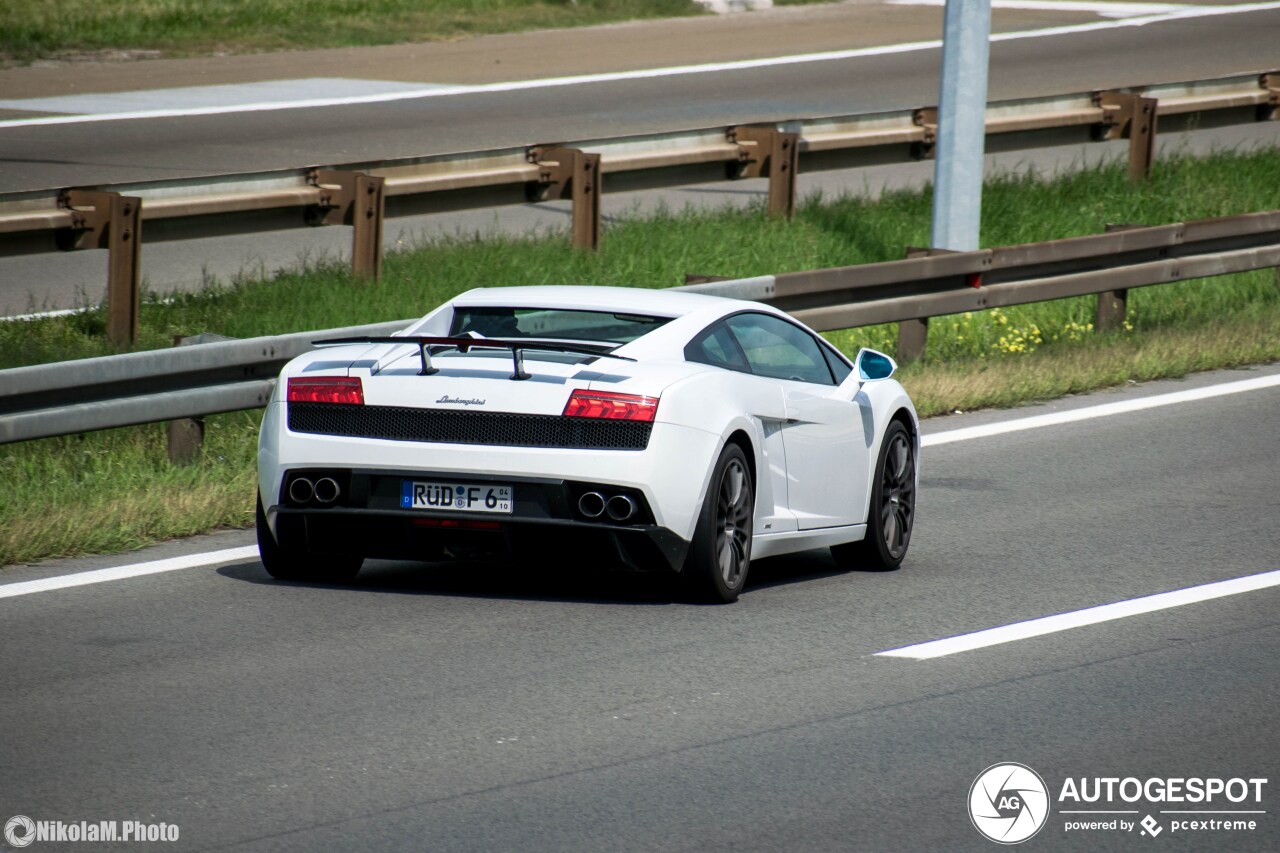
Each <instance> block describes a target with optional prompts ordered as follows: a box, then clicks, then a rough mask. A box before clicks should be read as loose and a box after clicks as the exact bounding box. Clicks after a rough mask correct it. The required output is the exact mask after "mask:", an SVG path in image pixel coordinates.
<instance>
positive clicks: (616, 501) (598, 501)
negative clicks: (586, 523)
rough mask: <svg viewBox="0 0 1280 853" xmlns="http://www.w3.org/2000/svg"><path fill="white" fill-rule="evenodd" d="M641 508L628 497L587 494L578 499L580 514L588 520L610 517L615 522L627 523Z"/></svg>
mask: <svg viewBox="0 0 1280 853" xmlns="http://www.w3.org/2000/svg"><path fill="white" fill-rule="evenodd" d="M637 509H639V507H638V506H637V505H636V502H635V500H634V499H633V498H631V497H629V496H627V495H611V496H610V497H607V498H606V497H605V496H604V495H602V494H600V493H599V492H587V493H586V494H584V495H583V496H582V497H580V498H578V512H580V513H582V514H583V515H584V516H586V517H587V518H599V517H600V516H602V515H608V517H609V518H610V519H612V520H613V521H627V520H629V519H630V518H631V517H632V516H633V515H635V514H636V510H637Z"/></svg>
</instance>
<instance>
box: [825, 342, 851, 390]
mask: <svg viewBox="0 0 1280 853" xmlns="http://www.w3.org/2000/svg"><path fill="white" fill-rule="evenodd" d="M822 354H823V355H825V356H826V357H827V367H830V368H831V373H832V375H833V376H835V378H836V384H837V385H839V384H840V383H841V382H843V381H844V380H845V379H847V378H848V376H849V374H850V373H853V366H852V365H850V364H849V362H848V361H846V360H845V358H844V356H842V355H840V353H838V352H836V348H835V347H833V346H831V344H829V343H827V342H826V341H822Z"/></svg>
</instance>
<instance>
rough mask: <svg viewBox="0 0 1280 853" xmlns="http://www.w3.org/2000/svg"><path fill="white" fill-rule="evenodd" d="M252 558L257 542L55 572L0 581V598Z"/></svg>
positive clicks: (255, 557) (255, 556) (256, 551)
mask: <svg viewBox="0 0 1280 853" xmlns="http://www.w3.org/2000/svg"><path fill="white" fill-rule="evenodd" d="M256 559H258V546H257V545H246V546H244V547H242V548H226V549H223V550H221V551H209V552H207V553H204V554H188V555H187V556H184V557H170V558H168V559H167V560H152V561H151V562H149V563H134V564H133V565H131V566H116V567H114V568H110V569H95V570H94V571H91V572H80V573H79V574H75V575H59V576H57V577H52V578H41V579H39V580H34V581H21V582H19V583H10V584H4V585H3V586H0V598H13V597H15V596H19V595H31V594H32V593H36V592H49V591H50V590H54V589H67V588H68V587H73V586H88V585H89V584H95V583H106V582H108V581H118V580H124V579H125V578H136V577H141V576H142V575H157V574H160V573H161V572H177V571H181V570H182V569H195V568H199V567H201V566H213V565H216V564H218V563H232V562H235V561H236V560H256Z"/></svg>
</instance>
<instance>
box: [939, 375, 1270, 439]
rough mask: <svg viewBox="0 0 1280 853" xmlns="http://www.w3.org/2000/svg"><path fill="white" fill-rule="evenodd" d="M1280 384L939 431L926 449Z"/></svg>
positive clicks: (1265, 380) (1212, 388) (1192, 391)
mask: <svg viewBox="0 0 1280 853" xmlns="http://www.w3.org/2000/svg"><path fill="white" fill-rule="evenodd" d="M1278 385H1280V374H1276V375H1273V376H1257V377H1254V378H1253V379H1242V380H1240V381H1238V382H1225V383H1222V384H1220V385H1206V386H1205V387H1203V388H1189V389H1187V390H1186V391H1173V392H1171V393H1169V394H1156V395H1155V396H1153V397H1139V398H1138V399H1136V400H1119V401H1117V402H1115V403H1103V404H1102V405H1100V406H1086V407H1085V408H1082V409H1070V410H1068V411H1065V412H1050V413H1049V414H1047V415H1033V416H1031V417H1029V418H1018V419H1017V420H1012V421H1000V422H999V423H994V424H983V425H982V426H972V427H962V428H960V429H952V430H947V431H946V432H935V433H932V434H930V435H926V436H922V437H921V439H920V445H921V446H922V447H934V446H937V445H939V444H950V443H952V442H953V441H969V440H970V439H974V438H989V437H991V436H993V435H1003V434H1005V433H1008V432H1020V431H1022V430H1025V429H1038V428H1040V427H1048V426H1059V425H1061V424H1069V423H1075V422H1076V421H1086V420H1091V419H1093V418H1105V417H1110V416H1111V415H1124V414H1128V413H1129V412H1140V411H1143V410H1144V409H1155V408H1158V407H1160V406H1171V405H1174V404H1175V403H1190V402H1192V401H1194V400H1207V399H1210V398H1212V397H1222V396H1225V395H1227V394H1240V393H1243V392H1245V391H1258V390H1261V389H1263V388H1274V387H1276V386H1278Z"/></svg>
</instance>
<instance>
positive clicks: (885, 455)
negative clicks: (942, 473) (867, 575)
mask: <svg viewBox="0 0 1280 853" xmlns="http://www.w3.org/2000/svg"><path fill="white" fill-rule="evenodd" d="M915 518H916V454H915V442H913V441H912V439H911V434H910V433H909V432H907V428H906V427H905V426H903V425H902V423H901V422H900V421H893V422H892V423H890V424H889V428H888V429H887V430H885V435H884V440H883V441H882V442H881V444H880V456H879V459H878V460H877V461H876V474H875V479H874V480H873V482H872V488H871V501H870V504H869V506H868V508H867V533H866V537H865V538H864V539H863V540H862V541H861V542H849V543H846V544H844V545H833V546H832V547H831V555H832V556H833V557H834V558H835V560H836V562H837V563H838V564H840V565H841V566H844V567H846V568H851V569H870V570H872V571H888V570H891V569H896V568H898V566H900V565H901V564H902V559H903V558H904V557H906V556H907V546H908V545H910V544H911V530H912V527H913V526H914V524H915Z"/></svg>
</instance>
